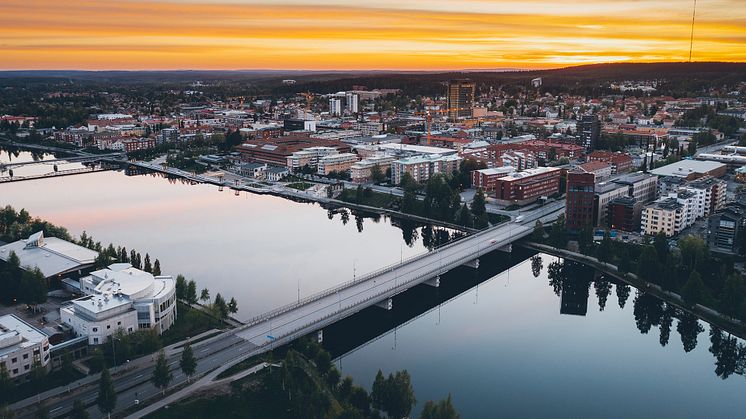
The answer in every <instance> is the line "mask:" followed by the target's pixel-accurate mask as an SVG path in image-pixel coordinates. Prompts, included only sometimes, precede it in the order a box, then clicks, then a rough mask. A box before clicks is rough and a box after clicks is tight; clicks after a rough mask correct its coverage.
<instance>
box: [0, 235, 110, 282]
mask: <svg viewBox="0 0 746 419" xmlns="http://www.w3.org/2000/svg"><path fill="white" fill-rule="evenodd" d="M11 253H15V254H16V256H18V259H19V260H20V261H21V268H23V269H26V270H33V269H34V268H39V270H40V271H41V273H42V274H43V275H44V277H45V278H53V277H62V276H64V275H68V274H78V275H80V274H82V271H83V270H85V269H87V268H90V267H92V266H93V264H94V262H95V261H96V258H97V257H98V252H96V251H93V250H91V249H88V248H85V247H83V246H78V245H77V244H75V243H71V242H68V241H65V240H62V239H58V238H56V237H44V232H42V231H40V232H38V233H34V234H32V235H31V236H30V237H29V238H28V239H26V240H18V241H16V242H13V243H9V244H6V245H5V246H2V247H0V260H2V261H5V262H7V261H8V258H10V254H11Z"/></svg>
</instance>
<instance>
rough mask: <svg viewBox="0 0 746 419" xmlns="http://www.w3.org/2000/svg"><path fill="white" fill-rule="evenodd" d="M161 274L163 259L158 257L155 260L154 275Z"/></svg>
mask: <svg viewBox="0 0 746 419" xmlns="http://www.w3.org/2000/svg"><path fill="white" fill-rule="evenodd" d="M160 275H161V261H160V260H158V259H156V260H155V262H153V276H160Z"/></svg>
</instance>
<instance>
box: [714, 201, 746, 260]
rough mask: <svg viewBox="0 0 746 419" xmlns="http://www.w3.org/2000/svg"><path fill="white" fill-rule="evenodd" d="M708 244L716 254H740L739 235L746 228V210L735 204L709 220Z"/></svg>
mask: <svg viewBox="0 0 746 419" xmlns="http://www.w3.org/2000/svg"><path fill="white" fill-rule="evenodd" d="M707 221H708V228H707V244H708V245H709V246H710V249H711V250H713V251H716V252H722V253H730V254H736V253H738V241H737V238H738V235H739V234H742V232H743V229H744V228H746V208H744V207H743V206H741V205H739V204H737V203H733V204H729V205H728V206H726V207H725V208H723V209H722V210H720V211H718V212H716V213H715V214H713V215H711V216H710V217H709V218H708V219H707Z"/></svg>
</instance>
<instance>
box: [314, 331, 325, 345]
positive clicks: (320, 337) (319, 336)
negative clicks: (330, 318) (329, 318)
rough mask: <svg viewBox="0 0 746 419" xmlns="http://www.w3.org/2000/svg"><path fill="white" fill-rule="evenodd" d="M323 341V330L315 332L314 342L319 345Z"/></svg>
mask: <svg viewBox="0 0 746 419" xmlns="http://www.w3.org/2000/svg"><path fill="white" fill-rule="evenodd" d="M323 341H324V329H321V330H319V331H318V332H316V342H318V343H321V342H323Z"/></svg>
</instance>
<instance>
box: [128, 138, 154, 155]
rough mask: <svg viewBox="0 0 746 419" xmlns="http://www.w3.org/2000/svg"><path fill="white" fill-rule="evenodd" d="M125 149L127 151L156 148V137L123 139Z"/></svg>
mask: <svg viewBox="0 0 746 419" xmlns="http://www.w3.org/2000/svg"><path fill="white" fill-rule="evenodd" d="M122 144H123V145H124V151H126V152H127V153H129V152H132V151H137V150H147V149H150V148H155V138H130V139H127V140H122Z"/></svg>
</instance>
